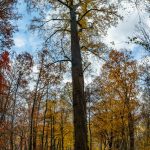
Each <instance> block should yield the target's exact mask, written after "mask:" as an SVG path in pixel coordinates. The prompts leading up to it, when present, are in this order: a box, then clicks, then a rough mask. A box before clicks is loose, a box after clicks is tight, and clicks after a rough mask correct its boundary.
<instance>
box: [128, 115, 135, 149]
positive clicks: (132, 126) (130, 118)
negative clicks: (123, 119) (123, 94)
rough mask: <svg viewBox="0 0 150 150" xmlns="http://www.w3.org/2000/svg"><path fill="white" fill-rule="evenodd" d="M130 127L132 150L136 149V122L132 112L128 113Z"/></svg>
mask: <svg viewBox="0 0 150 150" xmlns="http://www.w3.org/2000/svg"><path fill="white" fill-rule="evenodd" d="M128 128H129V138H130V150H134V122H133V117H132V114H131V112H129V113H128Z"/></svg>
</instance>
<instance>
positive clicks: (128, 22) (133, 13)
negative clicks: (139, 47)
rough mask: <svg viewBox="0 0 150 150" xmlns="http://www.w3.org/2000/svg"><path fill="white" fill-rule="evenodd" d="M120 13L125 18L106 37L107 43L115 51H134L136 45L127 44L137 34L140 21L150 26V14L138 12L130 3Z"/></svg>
mask: <svg viewBox="0 0 150 150" xmlns="http://www.w3.org/2000/svg"><path fill="white" fill-rule="evenodd" d="M119 13H120V14H121V15H122V16H123V17H124V19H123V21H119V23H118V25H117V27H111V28H110V29H109V30H108V35H107V37H105V39H104V40H105V43H106V44H107V45H109V46H110V47H113V48H115V49H122V48H126V49H131V50H132V49H134V48H135V45H134V44H127V42H129V39H128V37H133V36H134V35H135V34H136V26H137V25H138V24H139V22H140V21H142V22H144V23H146V24H149V23H150V22H149V21H148V20H149V19H148V18H149V14H148V13H146V12H145V11H144V10H138V9H137V8H136V7H131V6H130V4H129V3H126V4H124V8H120V9H119Z"/></svg>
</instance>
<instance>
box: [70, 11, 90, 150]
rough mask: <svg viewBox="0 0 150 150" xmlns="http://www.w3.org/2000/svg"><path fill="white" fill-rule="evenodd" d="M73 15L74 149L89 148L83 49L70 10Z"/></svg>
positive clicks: (73, 12) (75, 22) (74, 17)
mask: <svg viewBox="0 0 150 150" xmlns="http://www.w3.org/2000/svg"><path fill="white" fill-rule="evenodd" d="M70 16H71V55H72V85H73V116H74V138H75V143H74V150H88V142H87V141H88V140H87V120H86V101H85V96H84V77H83V69H82V59H81V49H80V44H79V37H78V29H77V20H76V13H75V11H74V9H71V10H70Z"/></svg>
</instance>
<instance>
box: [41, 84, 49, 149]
mask: <svg viewBox="0 0 150 150" xmlns="http://www.w3.org/2000/svg"><path fill="white" fill-rule="evenodd" d="M46 95H47V96H46V108H45V111H44V118H43V131H42V150H43V149H44V130H45V124H46V113H47V107H48V86H47V93H46Z"/></svg>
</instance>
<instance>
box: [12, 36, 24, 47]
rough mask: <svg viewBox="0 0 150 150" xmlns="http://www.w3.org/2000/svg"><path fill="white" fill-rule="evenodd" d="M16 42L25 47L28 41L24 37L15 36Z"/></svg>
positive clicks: (16, 44)
mask: <svg viewBox="0 0 150 150" xmlns="http://www.w3.org/2000/svg"><path fill="white" fill-rule="evenodd" d="M14 42H15V46H16V47H19V48H21V47H24V46H25V43H26V41H25V39H24V38H23V37H16V38H14Z"/></svg>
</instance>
